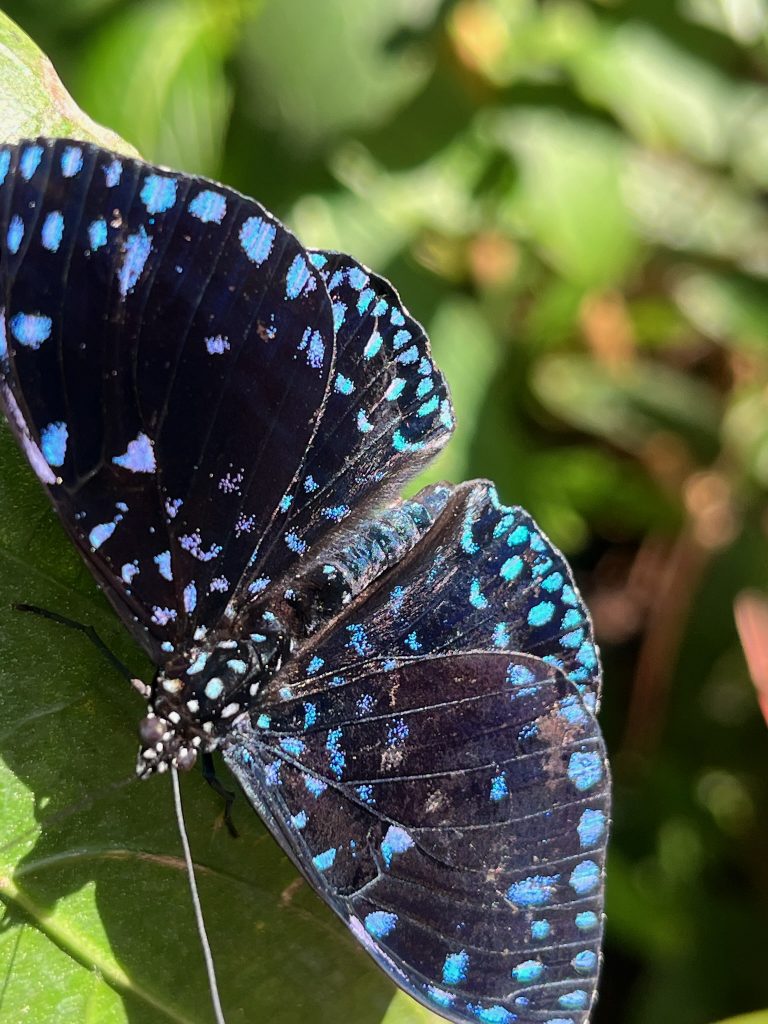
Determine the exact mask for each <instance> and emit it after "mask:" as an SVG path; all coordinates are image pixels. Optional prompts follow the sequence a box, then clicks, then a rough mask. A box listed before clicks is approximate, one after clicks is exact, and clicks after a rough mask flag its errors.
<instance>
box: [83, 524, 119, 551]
mask: <svg viewBox="0 0 768 1024" xmlns="http://www.w3.org/2000/svg"><path fill="white" fill-rule="evenodd" d="M116 526H117V523H99V525H98V526H94V528H93V529H92V530H91V532H90V533H89V534H88V540H89V542H90V545H91V547H92V548H94V549H96V548H100V547H101V545H102V544H103V543H104V541H105V540H109V538H110V537H111V536H112V534H113V533H114V532H115V527H116Z"/></svg>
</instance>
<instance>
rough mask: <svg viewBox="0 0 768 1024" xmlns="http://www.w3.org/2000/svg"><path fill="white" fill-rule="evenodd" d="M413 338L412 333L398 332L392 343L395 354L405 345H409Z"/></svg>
mask: <svg viewBox="0 0 768 1024" xmlns="http://www.w3.org/2000/svg"><path fill="white" fill-rule="evenodd" d="M403 322H405V321H403ZM411 337H412V335H411V332H410V331H397V332H396V333H395V337H394V339H393V342H392V347H393V348H394V350H395V352H398V351H399V350H400V349H401V348H402V347H403V346H404V345H407V344H408V342H409V341H410V340H411Z"/></svg>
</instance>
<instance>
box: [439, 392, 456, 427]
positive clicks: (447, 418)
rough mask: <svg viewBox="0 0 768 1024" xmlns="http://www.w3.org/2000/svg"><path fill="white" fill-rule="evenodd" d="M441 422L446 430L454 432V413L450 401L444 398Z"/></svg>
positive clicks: (441, 407) (441, 406) (441, 408)
mask: <svg viewBox="0 0 768 1024" xmlns="http://www.w3.org/2000/svg"><path fill="white" fill-rule="evenodd" d="M440 422H441V424H442V425H443V426H444V427H445V429H446V430H453V424H454V419H453V411H452V406H451V403H450V401H449V400H448V399H447V398H444V399H443V400H442V402H441V403H440Z"/></svg>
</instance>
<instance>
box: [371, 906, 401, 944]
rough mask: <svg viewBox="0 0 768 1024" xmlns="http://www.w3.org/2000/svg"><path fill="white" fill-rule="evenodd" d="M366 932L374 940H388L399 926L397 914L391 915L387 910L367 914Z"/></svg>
mask: <svg viewBox="0 0 768 1024" xmlns="http://www.w3.org/2000/svg"><path fill="white" fill-rule="evenodd" d="M364 923H365V930H366V931H367V932H368V934H369V935H372V936H373V937H374V939H386V937H387V936H388V935H389V934H390V932H393V931H394V930H395V928H396V926H397V914H389V913H387V911H386V910H374V911H373V913H371V914H366V917H365V922H364Z"/></svg>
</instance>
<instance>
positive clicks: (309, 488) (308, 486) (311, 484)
mask: <svg viewBox="0 0 768 1024" xmlns="http://www.w3.org/2000/svg"><path fill="white" fill-rule="evenodd" d="M319 486H320V485H319V484H318V482H317V481H316V480H315V478H314V477H313V476H312V474H311V473H310V474H308V475H307V478H306V480H305V481H304V490H305V491H306V492H307V494H313V493H314V492H315V491H316V490H317V489H318V488H319Z"/></svg>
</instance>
